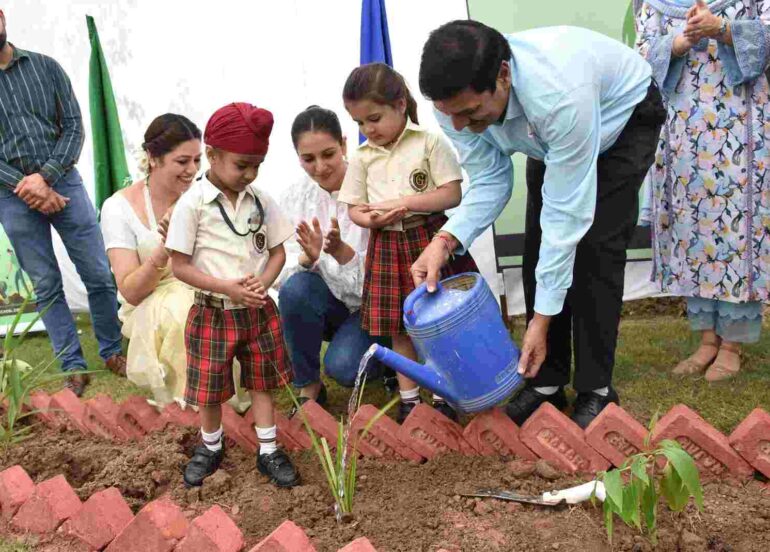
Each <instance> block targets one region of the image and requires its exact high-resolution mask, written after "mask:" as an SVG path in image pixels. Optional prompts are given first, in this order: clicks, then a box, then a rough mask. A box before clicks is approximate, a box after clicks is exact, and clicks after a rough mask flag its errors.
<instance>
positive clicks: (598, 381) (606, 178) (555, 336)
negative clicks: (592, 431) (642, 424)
mask: <svg viewBox="0 0 770 552" xmlns="http://www.w3.org/2000/svg"><path fill="white" fill-rule="evenodd" d="M665 118H666V112H665V110H664V108H663V104H662V101H661V97H660V93H659V92H658V89H657V87H656V86H655V84H652V85H650V88H649V90H648V91H647V96H646V97H645V98H644V100H642V101H641V102H640V103H639V104H637V106H636V108H635V109H634V111H633V113H632V115H631V117H630V118H629V120H628V122H627V123H626V126H625V127H624V129H623V131H622V132H621V134H620V135H619V136H618V138H617V140H616V142H615V143H614V144H613V145H612V147H610V149H608V150H607V151H605V152H604V153H602V154H601V155H600V156H599V158H598V162H597V169H598V170H597V174H598V183H597V195H596V212H595V216H594V222H593V224H592V225H591V228H590V229H589V230H588V232H587V233H586V235H585V236H584V237H583V238H582V239H581V240H580V242H579V243H578V246H577V252H576V257H575V265H574V269H573V273H572V286H571V287H570V288H569V291H568V292H567V298H566V301H565V303H564V308H563V310H562V311H561V312H560V313H559V314H557V315H556V316H554V317H553V318H552V319H551V324H550V327H549V330H548V341H547V347H548V348H547V354H546V359H545V362H544V363H543V365H542V367H541V368H540V372H539V373H538V375H537V376H536V377H535V378H533V380H532V381H531V384H532V385H535V386H552V385H565V384H567V383H569V380H570V368H571V360H572V348H573V347H574V350H575V378H574V382H573V387H574V388H575V390H576V391H578V392H586V391H590V390H592V389H597V388H601V387H605V386H608V385H610V384H611V382H612V369H613V367H614V364H615V346H616V344H617V338H618V324H619V323H620V312H621V308H622V303H623V285H624V276H625V267H626V249H627V247H628V244H629V242H630V240H631V237H632V236H633V233H634V228H635V227H636V222H637V218H638V214H639V189H640V187H641V185H642V182H643V180H644V177H645V175H646V174H647V170H648V169H649V168H650V166H651V165H652V163H653V160H654V157H655V149H656V146H657V143H658V139H659V136H660V129H661V126H662V124H663V122H664V121H665ZM544 175H545V164H544V163H543V162H542V161H538V160H535V159H532V158H529V159H528V160H527V192H528V194H527V212H526V228H525V238H524V263H523V270H522V272H523V281H524V298H525V303H526V309H527V321H528V322H529V320H531V319H532V317H533V316H534V305H535V289H536V283H535V267H536V266H537V262H538V258H539V251H540V241H541V236H542V233H541V229H540V212H541V210H542V207H543V196H542V187H543V177H544Z"/></svg>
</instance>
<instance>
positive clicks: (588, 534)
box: [1, 428, 770, 552]
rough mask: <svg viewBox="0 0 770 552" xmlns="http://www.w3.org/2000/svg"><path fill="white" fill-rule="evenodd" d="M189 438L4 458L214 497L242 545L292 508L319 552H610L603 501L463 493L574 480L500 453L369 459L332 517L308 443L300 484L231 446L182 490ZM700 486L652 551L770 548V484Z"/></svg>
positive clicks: (38, 474)
mask: <svg viewBox="0 0 770 552" xmlns="http://www.w3.org/2000/svg"><path fill="white" fill-rule="evenodd" d="M196 438H197V437H196V434H195V431H194V430H191V429H183V428H169V429H168V430H166V431H164V432H161V433H156V434H154V435H151V436H149V437H147V438H146V439H145V440H144V441H142V442H141V443H126V444H115V443H111V442H108V441H105V440H101V439H98V438H94V437H83V436H81V435H79V434H74V433H67V432H54V431H51V430H44V429H40V430H38V431H37V432H36V433H35V436H34V437H33V438H32V439H31V440H29V441H27V442H25V443H23V444H21V445H17V446H15V447H12V448H10V449H9V450H7V451H6V452H5V454H4V456H3V457H2V466H1V467H2V468H3V469H4V468H5V467H9V466H11V465H14V464H20V465H21V466H22V467H24V469H26V470H27V472H28V473H29V474H30V476H31V477H32V478H33V479H34V480H35V481H42V480H43V479H47V478H49V477H52V476H54V475H56V474H59V473H62V474H64V475H65V476H66V477H67V480H68V481H69V482H70V484H72V486H73V487H74V488H75V490H76V492H77V493H78V494H79V496H80V497H81V498H82V499H86V498H87V497H88V496H90V495H91V494H92V493H94V492H96V491H99V490H102V489H104V488H107V487H110V486H115V487H117V488H118V489H120V491H121V492H122V493H123V494H124V496H125V497H126V499H127V500H128V501H129V503H130V505H131V507H132V508H133V509H134V511H137V510H138V509H139V508H140V507H141V506H143V505H144V504H146V503H147V502H148V501H150V500H153V499H155V498H158V497H160V496H161V495H164V494H170V495H171V496H172V497H173V499H174V500H176V501H177V502H178V503H179V504H180V506H181V507H182V508H183V510H184V511H185V513H186V515H188V516H189V517H190V518H192V517H194V516H196V515H198V514H199V513H201V512H203V511H204V510H206V509H207V508H209V507H210V506H212V505H214V504H218V505H219V506H220V507H222V508H223V509H225V511H227V512H228V513H229V514H230V515H231V516H232V517H233V519H234V520H235V521H236V523H237V524H238V526H239V527H240V528H241V530H242V531H243V532H244V535H245V537H246V544H247V547H246V550H248V549H249V548H250V547H251V546H253V545H254V544H256V543H257V542H259V541H260V540H261V539H263V538H264V537H265V536H266V535H267V534H268V533H270V532H271V531H272V530H273V529H275V528H276V527H277V526H278V525H279V524H280V523H281V522H282V521H283V520H284V519H287V518H288V519H291V520H293V521H294V522H296V523H297V524H299V525H300V526H301V527H303V528H304V529H305V530H306V532H307V534H308V535H309V536H310V538H311V539H312V540H313V542H314V544H315V545H316V547H317V548H318V550H319V552H324V551H336V550H337V549H339V548H340V547H342V546H344V545H345V544H347V543H348V542H350V541H351V540H353V539H355V538H357V537H359V536H366V537H368V538H369V539H370V540H371V541H372V543H373V544H374V545H375V547H376V548H377V550H379V551H380V552H387V551H410V552H412V551H436V550H438V549H440V548H444V549H446V550H450V551H463V552H466V551H467V552H475V551H479V552H481V551H484V552H490V551H491V552H494V551H512V550H516V551H540V550H548V551H552V550H585V551H588V552H593V551H604V550H607V551H609V550H611V547H610V546H609V545H608V543H607V539H606V534H605V530H604V526H603V524H602V516H601V508H600V507H598V506H597V507H593V506H591V505H590V504H584V505H580V506H577V507H573V508H561V509H543V508H539V507H536V506H528V505H521V504H515V503H509V502H503V501H497V500H486V499H485V500H481V499H472V498H464V497H461V496H460V495H461V494H462V493H464V492H466V491H472V490H474V489H476V488H480V487H496V488H505V489H509V490H516V491H518V492H522V493H540V492H543V491H545V490H550V489H556V488H563V487H566V486H570V485H574V484H577V483H580V482H581V480H579V479H577V478H574V477H563V476H562V477H559V478H558V479H556V480H553V481H548V480H546V479H543V478H542V477H540V476H538V475H537V474H536V473H535V474H529V473H523V474H522V472H521V471H520V470H516V469H514V467H515V464H514V465H513V467H512V466H511V465H508V464H507V462H506V459H502V458H497V457H463V456H456V455H449V456H444V457H441V458H438V459H436V460H433V461H431V462H428V463H426V464H422V465H414V464H409V463H398V464H396V463H383V462H380V461H374V460H368V459H364V460H362V461H361V462H360V464H359V474H360V482H359V489H358V494H357V496H356V512H355V514H356V517H355V521H354V522H352V523H350V524H347V525H338V524H337V523H336V521H335V520H334V515H333V508H332V504H333V502H332V498H331V496H330V495H329V492H328V490H327V488H326V486H325V480H324V476H323V473H322V472H321V470H320V467H319V465H318V461H317V459H316V458H315V456H314V455H313V453H312V452H310V451H306V452H304V453H302V454H298V455H295V456H294V458H295V460H296V462H297V465H298V467H299V469H300V471H301V474H302V478H303V484H302V485H301V486H299V487H296V488H294V489H291V490H282V489H276V488H275V487H273V486H271V485H269V484H268V483H267V482H266V480H265V478H263V477H262V476H260V475H259V473H258V472H257V471H256V466H255V458H254V456H253V455H250V454H246V453H244V452H243V451H241V450H239V449H234V450H229V451H228V452H227V458H226V460H225V462H224V463H223V469H222V470H220V472H219V473H217V474H216V475H215V476H213V477H212V478H210V479H209V480H207V482H206V484H205V485H204V486H203V487H202V488H200V489H189V490H188V489H185V487H184V485H183V484H182V478H181V469H182V466H183V465H184V463H185V462H186V460H187V458H188V455H189V454H191V451H192V447H193V446H194V444H195V440H196ZM705 495H706V496H705V502H706V510H705V512H704V513H703V514H698V513H696V512H695V510H694V509H690V510H688V511H687V512H685V513H684V514H683V515H680V516H677V515H674V514H672V513H671V512H668V511H667V510H666V509H665V508H661V509H660V519H659V526H660V544H659V546H658V547H657V550H666V551H668V550H684V551H692V552H694V551H709V550H710V551H725V552H726V551H732V552H742V551H746V552H760V551H767V550H770V490H765V489H764V487H762V486H761V485H760V484H758V483H757V482H752V483H749V484H747V485H745V486H740V487H734V486H730V485H727V484H724V483H714V484H709V485H707V486H706V488H705ZM616 527H617V529H616V532H615V547H614V550H623V551H632V550H633V551H649V550H653V549H652V548H651V547H650V545H649V544H648V543H647V542H646V541H645V540H644V539H643V538H642V537H640V536H638V535H637V534H636V532H635V531H632V530H630V529H629V528H627V527H625V526H623V525H622V523H621V522H619V521H617V522H616ZM50 546H53V545H52V544H51V543H50V542H49V543H48V544H46V545H45V546H41V547H40V549H41V550H43V549H51V548H47V547H50ZM51 550H52V549H51Z"/></svg>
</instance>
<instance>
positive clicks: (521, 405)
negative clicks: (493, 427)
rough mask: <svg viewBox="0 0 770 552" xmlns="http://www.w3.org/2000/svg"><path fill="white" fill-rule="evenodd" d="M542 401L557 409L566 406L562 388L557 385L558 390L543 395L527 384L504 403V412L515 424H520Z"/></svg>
mask: <svg viewBox="0 0 770 552" xmlns="http://www.w3.org/2000/svg"><path fill="white" fill-rule="evenodd" d="M544 402H549V403H551V404H552V405H554V406H555V407H556V408H558V409H559V410H563V409H564V408H565V407H566V406H567V397H566V395H565V394H564V388H563V387H559V390H558V391H557V392H556V393H554V394H552V395H544V394H542V393H538V392H537V391H535V386H534V385H527V386H526V387H524V389H522V390H521V391H520V392H519V394H518V395H516V396H515V397H514V398H513V399H511V402H509V403H508V404H506V405H505V413H506V414H508V417H509V418H510V419H511V420H513V421H514V423H515V424H516V425H518V426H521V424H523V423H524V422H525V421H527V418H529V417H530V416H531V415H532V414H533V413H534V412H535V410H537V407H539V406H540V405H541V404H543V403H544Z"/></svg>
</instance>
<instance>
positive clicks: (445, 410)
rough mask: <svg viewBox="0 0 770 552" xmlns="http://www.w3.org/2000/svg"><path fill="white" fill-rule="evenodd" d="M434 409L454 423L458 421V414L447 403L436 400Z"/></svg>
mask: <svg viewBox="0 0 770 552" xmlns="http://www.w3.org/2000/svg"><path fill="white" fill-rule="evenodd" d="M433 408H435V409H436V410H438V411H439V412H441V413H442V414H443V415H444V416H446V417H447V418H449V419H450V420H452V421H453V422H456V421H457V412H455V409H454V408H452V407H451V406H449V404H448V403H447V402H446V401H438V400H434V401H433Z"/></svg>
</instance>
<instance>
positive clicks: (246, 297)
mask: <svg viewBox="0 0 770 552" xmlns="http://www.w3.org/2000/svg"><path fill="white" fill-rule="evenodd" d="M226 289H227V291H226V293H227V296H228V297H229V298H230V299H231V300H232V301H233V302H234V303H237V304H239V305H245V306H247V307H251V308H262V307H264V306H265V303H266V302H267V289H265V285H264V284H263V283H262V280H260V279H259V276H256V275H255V274H249V275H247V276H245V277H243V278H239V279H236V280H228V283H227V288H226Z"/></svg>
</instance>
